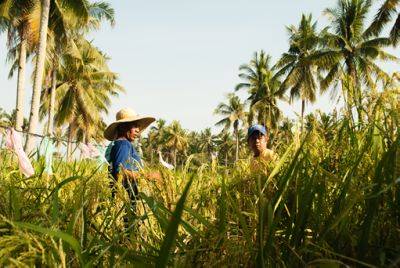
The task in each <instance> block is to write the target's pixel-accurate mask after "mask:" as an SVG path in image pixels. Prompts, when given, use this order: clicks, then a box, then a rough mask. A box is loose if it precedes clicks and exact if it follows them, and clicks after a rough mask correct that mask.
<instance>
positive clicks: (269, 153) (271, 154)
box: [263, 149, 277, 160]
mask: <svg viewBox="0 0 400 268" xmlns="http://www.w3.org/2000/svg"><path fill="white" fill-rule="evenodd" d="M263 157H264V158H266V159H268V160H276V159H277V154H276V153H275V152H274V151H273V150H271V149H267V150H265V153H264V155H263Z"/></svg>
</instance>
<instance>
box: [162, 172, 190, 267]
mask: <svg viewBox="0 0 400 268" xmlns="http://www.w3.org/2000/svg"><path fill="white" fill-rule="evenodd" d="M193 178H194V176H193V175H192V177H191V178H190V180H189V182H188V183H187V184H186V186H185V189H184V190H183V193H182V196H181V198H179V201H178V203H177V204H176V208H175V210H174V212H173V214H172V217H171V220H170V223H169V225H168V228H167V232H166V234H165V237H164V241H163V243H162V245H161V249H160V252H159V256H158V258H157V261H156V267H166V266H167V263H168V259H169V257H170V252H171V250H172V249H173V248H174V246H173V244H174V241H175V238H176V235H177V233H178V227H179V223H180V221H181V216H182V212H183V209H184V204H185V201H186V198H187V195H188V194H189V189H190V186H191V184H192V182H193Z"/></svg>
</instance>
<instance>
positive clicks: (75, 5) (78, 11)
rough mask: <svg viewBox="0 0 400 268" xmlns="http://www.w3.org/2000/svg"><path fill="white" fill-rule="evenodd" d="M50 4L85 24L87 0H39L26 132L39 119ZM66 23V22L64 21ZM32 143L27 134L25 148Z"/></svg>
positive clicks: (31, 129) (34, 130) (27, 149)
mask: <svg viewBox="0 0 400 268" xmlns="http://www.w3.org/2000/svg"><path fill="white" fill-rule="evenodd" d="M51 3H53V4H52V6H53V8H54V9H55V12H60V13H61V14H64V15H66V16H63V17H65V18H74V17H75V18H79V19H78V20H77V21H78V22H83V23H84V24H86V21H87V19H88V16H89V15H88V10H87V4H88V3H87V1H86V0H77V1H68V0H41V5H40V12H41V13H40V28H39V43H38V46H37V52H36V65H35V71H34V80H33V90H32V101H31V110H30V115H29V129H28V132H30V133H34V132H36V128H37V124H38V121H39V108H40V95H41V91H42V83H43V74H44V67H45V58H46V47H47V32H48V26H49V17H50V5H51ZM65 23H68V22H65ZM33 144H34V140H33V137H32V136H30V135H28V137H27V140H26V144H25V150H26V151H28V152H29V151H31V149H32V147H33Z"/></svg>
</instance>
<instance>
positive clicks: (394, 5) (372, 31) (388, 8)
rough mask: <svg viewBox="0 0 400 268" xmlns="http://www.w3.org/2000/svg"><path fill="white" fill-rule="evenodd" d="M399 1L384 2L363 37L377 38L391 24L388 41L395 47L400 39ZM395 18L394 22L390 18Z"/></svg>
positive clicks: (389, 0)
mask: <svg viewBox="0 0 400 268" xmlns="http://www.w3.org/2000/svg"><path fill="white" fill-rule="evenodd" d="M399 7H400V1H399V0H386V1H385V2H383V4H382V5H381V6H380V8H379V9H378V12H377V13H376V14H375V17H374V20H373V21H372V23H371V25H370V26H369V27H368V28H367V30H366V31H365V35H366V36H368V37H370V36H379V35H380V34H381V33H382V30H383V29H384V27H385V26H386V25H387V24H389V23H391V22H393V21H394V24H393V25H392V27H391V29H390V34H389V37H390V40H391V41H392V43H393V45H397V43H398V41H399V37H400V12H399ZM393 17H395V19H394V20H392V18H393Z"/></svg>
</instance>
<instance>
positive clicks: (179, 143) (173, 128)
mask: <svg viewBox="0 0 400 268" xmlns="http://www.w3.org/2000/svg"><path fill="white" fill-rule="evenodd" d="M165 134H166V143H165V145H167V146H168V147H169V148H171V149H172V156H173V161H174V166H175V167H176V163H177V154H178V152H185V151H186V148H187V146H188V139H187V134H186V131H185V130H184V129H182V127H181V125H180V123H179V122H178V121H173V122H172V123H171V125H169V126H168V127H167V128H166V129H165Z"/></svg>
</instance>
